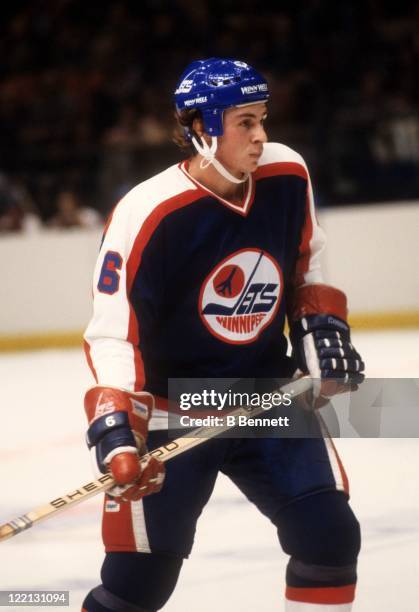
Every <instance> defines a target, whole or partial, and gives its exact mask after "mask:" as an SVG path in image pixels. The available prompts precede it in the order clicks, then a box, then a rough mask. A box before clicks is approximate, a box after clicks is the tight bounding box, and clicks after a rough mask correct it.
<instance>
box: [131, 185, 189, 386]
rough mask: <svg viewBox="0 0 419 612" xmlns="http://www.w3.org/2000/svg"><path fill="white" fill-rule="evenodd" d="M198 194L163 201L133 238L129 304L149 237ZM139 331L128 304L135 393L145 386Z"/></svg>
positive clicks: (183, 194)
mask: <svg viewBox="0 0 419 612" xmlns="http://www.w3.org/2000/svg"><path fill="white" fill-rule="evenodd" d="M197 195H198V192H197V191H196V190H195V189H193V190H188V191H184V192H183V193H180V194H178V195H176V196H174V197H172V198H169V199H168V200H165V201H164V202H162V203H161V204H159V206H157V207H156V208H155V209H154V210H153V211H152V212H151V213H150V215H149V216H148V217H147V218H146V220H145V221H144V223H143V225H142V226H141V229H140V231H139V232H138V234H137V237H136V238H135V241H134V244H133V247H132V250H131V253H130V255H129V258H128V261H127V297H128V302H129V295H130V293H131V289H132V285H133V283H134V279H135V276H136V274H137V272H138V269H139V267H140V265H141V261H142V257H143V252H144V249H145V247H146V246H147V244H148V242H149V240H150V238H151V236H152V235H153V233H154V231H155V230H156V228H157V226H158V225H159V223H160V222H161V221H162V220H163V219H164V217H166V216H167V215H168V214H170V213H171V212H173V211H175V210H178V209H179V208H183V207H184V206H187V205H188V204H191V203H192V202H194V201H195V200H196V198H197ZM140 337H141V330H140V328H139V323H138V319H137V317H136V314H135V311H134V308H133V306H132V304H131V303H130V315H129V324H128V336H127V340H128V341H129V342H130V343H131V344H132V345H133V347H134V364H135V387H134V390H135V391H141V390H142V389H143V388H144V384H145V373H144V362H143V360H142V357H141V352H140V350H139V348H138V346H139V343H140Z"/></svg>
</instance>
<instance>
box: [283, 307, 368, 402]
mask: <svg viewBox="0 0 419 612" xmlns="http://www.w3.org/2000/svg"><path fill="white" fill-rule="evenodd" d="M291 338H292V344H293V348H294V355H295V358H296V360H297V364H298V367H299V368H300V370H301V371H302V372H305V373H308V374H310V376H311V377H312V378H313V379H315V384H317V386H318V393H317V394H318V395H323V396H326V397H330V396H331V395H335V394H336V393H343V392H345V391H348V390H354V389H356V388H357V385H358V384H360V383H361V382H362V381H363V380H364V374H363V371H364V369H365V364H364V362H363V361H362V359H361V356H360V354H359V353H358V352H357V351H356V349H355V348H354V346H353V345H352V343H351V339H350V328H349V325H348V324H347V323H345V322H344V321H342V320H340V319H338V318H337V317H333V316H330V315H323V314H321V315H309V316H307V317H304V318H303V319H301V320H300V321H297V322H296V323H294V325H293V326H292V329H291Z"/></svg>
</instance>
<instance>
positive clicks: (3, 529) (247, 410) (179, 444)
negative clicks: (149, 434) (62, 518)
mask: <svg viewBox="0 0 419 612" xmlns="http://www.w3.org/2000/svg"><path fill="white" fill-rule="evenodd" d="M311 387H312V381H311V379H310V378H308V377H304V378H300V379H297V380H296V381H295V382H291V383H288V384H287V385H284V386H283V387H281V389H279V390H278V391H279V392H281V393H291V394H292V395H293V397H297V396H298V395H301V394H302V393H305V392H306V391H308V390H309V389H311ZM262 412H266V410H264V409H263V408H261V406H243V407H240V408H237V409H236V410H233V411H232V412H229V413H228V414H229V415H233V416H235V417H237V416H245V417H246V418H250V417H254V416H256V415H258V414H261V413H262ZM228 429H231V426H228V425H222V426H219V427H199V428H197V429H194V430H193V431H192V432H191V433H190V434H189V435H188V436H183V437H180V438H177V439H176V440H172V441H169V442H168V443H167V444H164V445H163V446H159V447H158V448H156V449H154V450H153V451H151V452H150V453H147V455H144V457H143V458H142V461H145V460H146V458H147V457H149V456H150V455H153V456H154V457H156V458H157V459H159V460H160V461H164V462H166V461H169V459H173V458H174V457H177V456H178V455H180V454H181V453H184V452H186V451H188V450H190V449H192V448H194V447H196V446H199V445H200V444H203V443H204V442H206V440H209V439H210V438H214V437H215V436H217V435H219V434H221V433H223V432H225V431H227V430H228ZM114 484H115V481H114V479H113V477H112V475H111V474H104V475H103V476H101V477H100V478H99V479H98V480H92V481H90V482H88V483H86V484H84V485H82V486H81V487H79V488H78V489H76V490H75V491H71V492H69V493H66V494H65V495H63V496H62V497H57V498H56V499H53V500H52V501H50V502H49V503H47V504H45V505H43V506H39V507H38V508H34V509H33V510H30V511H29V512H28V513H27V514H23V515H22V516H19V517H17V518H15V519H13V520H11V521H9V522H8V523H5V524H4V525H0V542H3V541H5V540H8V539H9V538H12V537H13V536H15V535H17V534H18V533H21V532H22V531H25V530H26V529H29V528H30V527H32V526H33V525H35V524H37V523H40V522H41V521H44V520H46V519H48V518H51V517H52V516H55V515H56V514H58V513H60V512H62V511H63V510H67V509H69V508H72V507H73V506H76V505H77V504H80V503H81V502H83V501H85V500H87V499H90V498H91V497H93V496H94V495H97V494H98V493H102V492H105V491H106V490H107V489H109V488H110V487H112V486H113V485H114Z"/></svg>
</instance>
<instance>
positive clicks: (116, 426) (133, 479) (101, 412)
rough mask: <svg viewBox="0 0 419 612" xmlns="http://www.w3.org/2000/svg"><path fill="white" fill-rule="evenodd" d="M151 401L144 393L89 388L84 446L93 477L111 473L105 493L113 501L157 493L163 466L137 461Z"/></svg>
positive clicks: (149, 461) (141, 451)
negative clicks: (91, 460)
mask: <svg viewBox="0 0 419 612" xmlns="http://www.w3.org/2000/svg"><path fill="white" fill-rule="evenodd" d="M153 403H154V399H153V396H152V395H150V394H149V393H146V392H140V393H134V392H130V391H126V390H124V389H118V388H116V387H102V386H100V385H98V386H96V387H92V388H91V389H89V390H88V391H87V393H86V396H85V399H84V407H85V411H86V414H87V418H88V421H89V429H88V431H87V436H86V438H87V445H88V447H89V449H90V451H91V456H92V459H93V464H94V470H95V472H96V473H99V474H100V473H106V472H109V471H110V472H111V473H112V476H113V477H114V479H115V481H116V483H117V485H116V486H115V487H112V488H111V489H109V491H108V492H107V493H108V495H111V496H113V497H115V498H119V499H122V500H124V501H127V500H138V499H141V497H144V495H150V494H151V493H156V492H158V491H159V490H160V489H161V487H162V485H163V480H164V474H165V470H164V464H163V463H162V462H161V461H158V460H157V459H156V458H155V457H150V458H149V459H148V460H147V462H146V463H141V464H140V461H139V456H140V454H141V455H142V454H144V453H145V452H146V450H147V449H146V445H145V442H146V438H147V433H148V421H149V420H150V417H151V412H152V409H153Z"/></svg>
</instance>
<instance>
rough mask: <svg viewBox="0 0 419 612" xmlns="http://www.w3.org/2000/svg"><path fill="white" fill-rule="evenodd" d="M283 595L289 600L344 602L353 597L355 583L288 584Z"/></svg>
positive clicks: (349, 600)
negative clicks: (336, 585) (299, 585)
mask: <svg viewBox="0 0 419 612" xmlns="http://www.w3.org/2000/svg"><path fill="white" fill-rule="evenodd" d="M285 597H286V598H287V599H290V600H291V601H301V602H305V603H314V604H344V603H351V602H352V601H353V600H354V599H355V585H354V584H349V585H347V586H341V587H321V588H298V587H290V586H288V587H287V588H286V591H285Z"/></svg>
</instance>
